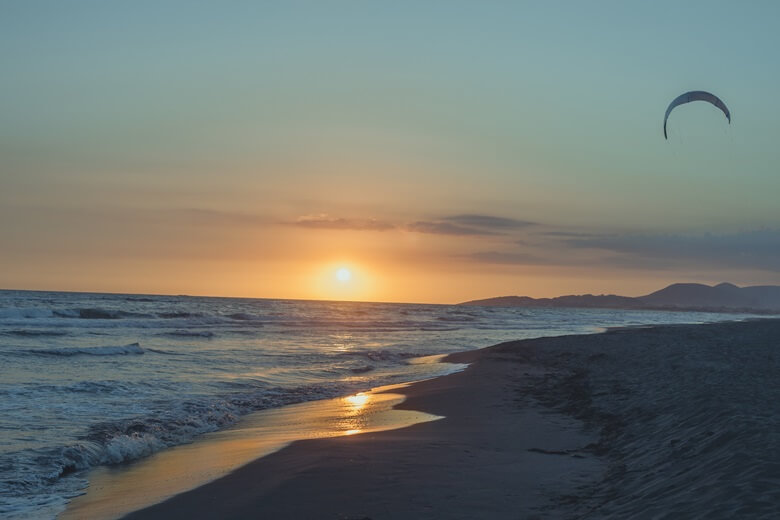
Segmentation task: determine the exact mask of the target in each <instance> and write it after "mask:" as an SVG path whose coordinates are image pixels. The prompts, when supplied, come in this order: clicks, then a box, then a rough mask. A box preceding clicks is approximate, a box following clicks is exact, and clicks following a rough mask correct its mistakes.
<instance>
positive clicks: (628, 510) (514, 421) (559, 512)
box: [126, 320, 780, 520]
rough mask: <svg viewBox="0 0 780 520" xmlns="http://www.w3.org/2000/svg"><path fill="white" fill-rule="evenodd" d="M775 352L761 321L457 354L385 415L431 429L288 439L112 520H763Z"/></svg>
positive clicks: (774, 464)
mask: <svg viewBox="0 0 780 520" xmlns="http://www.w3.org/2000/svg"><path fill="white" fill-rule="evenodd" d="M778 348H780V321H778V320H760V321H755V322H742V323H719V324H709V325H690V326H688V325H681V326H659V327H650V328H640V329H618V330H610V331H608V332H606V333H603V334H594V335H583V336H564V337H558V338H542V339H536V340H527V341H518V342H510V343H505V344H501V345H497V346H494V347H490V348H487V349H483V350H480V351H473V352H467V353H462V354H456V355H453V356H450V358H449V360H451V361H454V362H468V363H472V364H471V366H470V367H469V368H468V369H466V370H465V371H463V372H460V373H457V374H453V375H449V376H445V377H441V378H438V379H434V380H429V381H423V382H420V383H416V384H414V385H411V386H409V387H408V388H406V389H404V390H403V393H405V394H406V395H407V400H406V401H404V402H403V403H402V404H400V405H397V408H403V409H412V410H421V411H425V412H427V413H431V414H435V415H439V416H444V417H445V418H444V419H441V420H437V421H432V422H426V423H421V424H416V425H413V426H410V427H407V428H403V429H397V430H390V431H384V432H379V433H366V434H360V435H353V436H347V437H339V438H331V439H318V440H307V441H300V442H296V443H293V444H291V445H290V446H288V447H287V448H284V449H282V450H280V451H278V452H276V453H273V454H271V455H269V456H267V457H264V458H262V459H259V460H256V461H254V462H252V463H250V464H248V465H246V466H244V467H242V468H240V469H238V470H236V471H235V472H233V473H231V474H230V475H228V476H226V477H224V478H221V479H218V480H216V481H214V482H211V483H209V484H207V485H205V486H202V487H199V488H197V489H194V490H192V491H189V492H186V493H183V494H180V495H177V496H175V497H173V498H171V499H169V500H167V501H165V502H163V503H160V504H157V505H155V506H152V507H149V508H146V509H143V510H140V511H137V512H135V513H132V514H130V515H128V516H127V517H126V518H128V519H157V518H160V519H162V518H236V519H238V518H274V519H315V518H316V519H342V520H343V519H366V518H369V519H401V518H403V519H407V518H453V519H461V518H463V519H465V518H498V519H502V518H507V519H509V518H513V519H517V518H579V517H587V518H629V517H631V518H645V517H646V518H682V517H685V518H693V517H697V518H734V517H750V518H776V514H778V513H779V512H780V510H778V506H777V504H778V503H780V487H779V486H777V483H778V482H780V474H778V471H777V468H780V449H778V448H780V436H779V435H778V426H780V418H779V417H778V416H779V415H780V414H779V413H778V412H777V407H776V403H777V400H778V399H779V398H780V384H779V383H778V381H777V380H778V378H777V374H778V373H780V372H779V370H780V353H778V351H777V349H778Z"/></svg>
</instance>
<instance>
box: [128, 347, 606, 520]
mask: <svg viewBox="0 0 780 520" xmlns="http://www.w3.org/2000/svg"><path fill="white" fill-rule="evenodd" d="M511 343H512V344H514V343H515V342H511ZM503 345H505V344H499V345H494V346H491V347H486V348H483V349H478V350H471V351H466V352H460V353H455V354H450V355H449V356H447V357H446V358H445V359H444V361H445V362H450V363H471V364H470V366H469V367H468V368H466V369H465V370H463V371H461V372H457V373H454V374H448V375H445V376H441V377H436V378H433V379H428V380H424V381H420V382H416V383H412V384H410V385H408V386H406V387H405V388H403V389H402V390H401V392H402V393H403V394H404V396H405V400H404V401H403V402H401V403H399V404H396V405H395V406H394V409H396V410H414V411H424V412H425V413H428V414H432V415H437V416H444V417H443V418H442V419H440V420H437V421H432V422H424V423H418V424H414V425H411V426H407V427H403V428H399V429H392V430H387V431H384V432H378V433H362V434H360V435H354V436H347V437H336V438H330V439H316V440H304V441H296V442H294V443H292V444H290V445H289V446H287V447H286V448H284V449H282V450H280V451H277V452H275V453H272V454H270V455H267V456H265V457H263V458H260V459H257V460H255V461H253V462H250V463H249V464H247V465H245V466H243V467H241V468H239V469H237V470H236V471H234V472H233V473H231V474H229V475H227V476H225V477H223V478H221V479H218V480H215V481H213V482H211V483H209V484H206V485H204V486H201V487H199V488H196V489H193V490H191V491H188V492H185V493H182V494H180V495H176V496H174V497H172V498H170V499H168V500H167V501H165V502H162V503H159V504H156V505H153V506H151V507H148V508H146V509H142V510H139V511H135V512H133V513H130V514H128V515H127V516H124V517H122V518H124V519H128V520H129V519H155V518H171V517H172V515H173V516H175V515H179V516H184V517H188V518H215V517H220V518H245V517H256V516H258V515H267V516H268V517H270V518H290V519H293V518H300V519H305V518H312V519H313V518H334V519H335V518H339V519H344V518H374V517H375V515H378V516H379V517H381V518H415V517H421V516H424V515H440V516H443V517H446V518H473V515H474V509H473V508H469V509H467V510H465V511H464V513H463V514H462V515H461V514H460V513H459V512H458V511H457V510H456V509H453V508H449V509H447V508H444V509H443V504H444V503H452V504H454V505H455V506H457V507H460V505H459V504H458V502H457V501H455V502H453V499H454V498H455V497H458V496H459V495H460V494H461V493H462V491H463V489H464V488H466V487H468V488H469V493H468V494H469V495H470V498H469V502H470V503H472V504H473V506H474V507H478V508H479V510H480V511H481V514H488V516H491V515H499V516H500V515H501V514H502V512H506V511H511V512H512V515H514V516H513V518H516V514H519V513H522V514H532V513H533V512H534V511H536V510H539V509H542V508H544V507H545V506H546V504H547V502H548V495H549V494H550V493H551V492H552V491H551V489H552V488H553V487H554V488H556V489H559V490H564V489H565V490H568V491H570V492H574V491H575V490H576V489H577V488H578V487H580V486H583V485H586V484H588V483H589V482H590V481H591V480H592V479H593V478H595V477H596V476H597V475H599V474H600V473H601V471H602V470H603V467H602V464H601V463H600V462H599V461H598V460H597V459H596V457H593V456H589V455H587V454H585V453H584V452H582V448H583V447H584V446H587V445H588V444H592V443H593V442H595V440H596V438H595V437H594V436H593V435H589V434H587V433H584V432H583V431H582V427H583V424H582V423H581V422H579V421H577V420H575V419H572V418H569V417H567V416H565V415H563V414H558V413H554V412H551V411H550V410H547V409H543V408H541V407H533V406H527V407H522V408H518V407H517V406H516V405H515V401H516V400H517V396H516V395H515V394H514V392H513V391H512V385H513V382H514V380H515V379H516V378H517V377H522V374H523V373H529V371H531V372H533V371H536V370H537V369H536V368H535V367H534V366H532V365H529V364H525V363H512V365H513V370H511V371H507V370H506V366H507V356H506V355H505V354H504V353H502V352H501V351H497V350H495V349H496V348H497V347H502V346H503ZM494 352H495V353H496V354H497V355H496V356H495V357H493V356H492V355H490V354H488V353H494ZM488 357H490V359H488ZM510 361H512V360H510ZM485 405H487V406H485ZM497 408H498V410H497ZM463 412H466V413H463ZM496 412H497V413H496ZM560 454H564V455H565V456H560ZM442 472H445V473H446V474H450V475H459V476H458V477H456V478H455V481H454V482H450V481H447V480H442V479H441V478H440V477H441V474H442ZM472 480H474V481H478V482H480V483H481V484H480V485H479V486H478V487H476V488H475V487H474V486H472V485H471V484H470V482H471V481H472ZM510 481H511V482H512V483H513V484H512V485H513V486H516V489H514V490H507V489H504V488H505V486H506V483H508V482H510ZM410 485H411V486H412V487H413V488H414V489H415V490H416V491H415V492H414V493H413V494H412V495H411V496H406V497H403V495H404V492H405V490H408V489H409V488H408V486H410ZM497 489H504V490H505V491H506V492H505V493H503V494H502V495H501V496H500V497H499V496H496V490H497ZM528 490H533V493H527V491H528ZM304 494H305V496H306V499H305V500H302V499H301V496H302V495H304ZM399 495H400V496H401V497H402V498H400V499H399ZM402 502H403V504H401V503H402Z"/></svg>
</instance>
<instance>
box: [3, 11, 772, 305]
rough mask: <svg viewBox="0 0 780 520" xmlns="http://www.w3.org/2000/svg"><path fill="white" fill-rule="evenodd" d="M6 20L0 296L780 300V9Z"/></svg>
mask: <svg viewBox="0 0 780 520" xmlns="http://www.w3.org/2000/svg"><path fill="white" fill-rule="evenodd" d="M0 7H1V9H0V65H2V78H3V79H2V87H0V114H1V115H0V288H9V289H10V288H15V289H44V290H79V291H108V292H134V293H173V294H182V293H184V294H200V295H214V296H250V297H272V298H316V299H354V300H372V301H415V302H436V303H451V302H458V301H463V300H467V299H474V298H484V297H490V296H499V295H507V294H526V295H530V296H537V297H538V296H556V295H559V294H570V293H587V292H591V293H619V294H625V295H639V294H644V293H647V292H650V291H652V290H655V289H658V288H660V287H662V286H663V285H665V284H668V283H672V282H677V281H697V282H705V283H717V282H721V281H730V282H734V283H737V284H740V285H747V284H778V283H780V199H779V198H778V197H779V195H778V194H780V99H778V92H780V66H778V57H777V49H780V31H778V30H777V21H778V20H780V3H777V2H757V1H756V2H745V3H738V2H713V1H706V2H679V1H675V2H627V1H594V2H575V1H568V2H557V1H540V2H521V1H518V2H477V1H471V2H459V1H446V2H445V1H441V2H435V1H431V2H404V1H394V2H368V1H328V2H323V1H311V2H295V1H290V2H273V1H267V2H238V1H235V2H200V1H165V2H161V1H133V2H121V3H120V2H105V1H93V2H84V1H77V0H73V1H68V2H63V1H50V2H45V1H29V2H28V1H21V0H20V1H7V2H3V3H2V5H1V6H0ZM699 89H701V90H708V91H711V92H713V93H715V94H717V95H718V96H720V97H721V98H722V99H723V100H724V101H725V103H726V104H727V105H728V106H729V108H730V109H731V113H732V124H731V125H728V124H727V122H726V120H725V118H724V117H723V114H722V113H720V112H719V111H718V110H717V109H715V108H714V107H713V106H711V105H708V104H705V103H693V104H690V105H686V106H682V107H678V109H677V110H676V111H675V112H673V114H672V116H671V117H670V121H669V140H668V141H665V140H664V138H663V132H662V122H663V115H664V111H665V109H666V106H667V104H668V103H669V102H670V101H671V100H672V99H673V98H674V97H676V96H677V95H678V94H680V93H682V92H685V91H687V90H699ZM339 269H348V270H349V273H350V276H349V277H348V278H349V279H345V280H339V279H338V277H337V272H338V270H339ZM342 278H344V277H342Z"/></svg>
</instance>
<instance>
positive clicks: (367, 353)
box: [337, 350, 433, 361]
mask: <svg viewBox="0 0 780 520" xmlns="http://www.w3.org/2000/svg"><path fill="white" fill-rule="evenodd" d="M430 355H433V354H427V353H424V352H403V351H398V352H396V351H393V350H352V351H349V352H340V353H338V354H337V356H341V357H359V358H364V359H368V360H370V361H403V360H406V359H411V358H418V357H425V356H430Z"/></svg>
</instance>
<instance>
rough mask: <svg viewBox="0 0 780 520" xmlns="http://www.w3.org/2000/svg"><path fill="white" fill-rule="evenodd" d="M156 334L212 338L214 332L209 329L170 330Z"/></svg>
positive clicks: (174, 336) (175, 336)
mask: <svg viewBox="0 0 780 520" xmlns="http://www.w3.org/2000/svg"><path fill="white" fill-rule="evenodd" d="M158 335H159V336H168V337H173V338H213V337H214V336H215V335H216V334H214V333H213V332H211V331H209V330H171V331H167V332H161V333H160V334H158Z"/></svg>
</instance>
